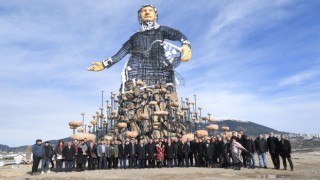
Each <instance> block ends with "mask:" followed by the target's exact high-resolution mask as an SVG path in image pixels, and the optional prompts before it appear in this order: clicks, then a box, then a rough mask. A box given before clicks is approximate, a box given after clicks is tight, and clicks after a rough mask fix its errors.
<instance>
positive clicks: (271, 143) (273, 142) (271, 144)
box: [267, 132, 280, 169]
mask: <svg viewBox="0 0 320 180" xmlns="http://www.w3.org/2000/svg"><path fill="white" fill-rule="evenodd" d="M267 146H268V151H269V153H270V156H271V160H272V163H273V165H274V168H275V169H280V157H279V147H278V146H279V139H278V138H276V137H274V135H273V132H270V134H269V137H268V139H267Z"/></svg>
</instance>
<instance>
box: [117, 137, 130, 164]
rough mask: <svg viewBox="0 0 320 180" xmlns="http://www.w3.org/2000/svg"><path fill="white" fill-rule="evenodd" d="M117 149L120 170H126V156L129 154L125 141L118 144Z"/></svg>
mask: <svg viewBox="0 0 320 180" xmlns="http://www.w3.org/2000/svg"><path fill="white" fill-rule="evenodd" d="M118 149H119V159H120V169H127V156H128V154H129V152H128V145H126V141H125V140H122V141H121V144H119V146H118Z"/></svg>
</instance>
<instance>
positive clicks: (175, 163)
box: [173, 137, 179, 167]
mask: <svg viewBox="0 0 320 180" xmlns="http://www.w3.org/2000/svg"><path fill="white" fill-rule="evenodd" d="M173 140H174V141H173V150H174V154H175V155H174V157H173V163H174V166H175V167H178V166H179V164H178V150H179V143H178V139H177V138H176V137H175V138H173Z"/></svg>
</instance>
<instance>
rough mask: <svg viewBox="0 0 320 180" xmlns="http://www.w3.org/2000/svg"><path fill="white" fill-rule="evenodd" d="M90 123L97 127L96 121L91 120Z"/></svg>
mask: <svg viewBox="0 0 320 180" xmlns="http://www.w3.org/2000/svg"><path fill="white" fill-rule="evenodd" d="M90 123H91V124H92V125H94V126H95V125H97V123H98V121H97V120H91V121H90Z"/></svg>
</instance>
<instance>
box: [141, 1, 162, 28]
mask: <svg viewBox="0 0 320 180" xmlns="http://www.w3.org/2000/svg"><path fill="white" fill-rule="evenodd" d="M138 20H139V22H140V24H142V23H143V22H146V21H157V20H158V12H157V9H156V7H155V6H153V5H151V4H145V5H143V6H142V7H141V8H140V9H139V11H138Z"/></svg>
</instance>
